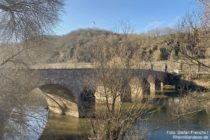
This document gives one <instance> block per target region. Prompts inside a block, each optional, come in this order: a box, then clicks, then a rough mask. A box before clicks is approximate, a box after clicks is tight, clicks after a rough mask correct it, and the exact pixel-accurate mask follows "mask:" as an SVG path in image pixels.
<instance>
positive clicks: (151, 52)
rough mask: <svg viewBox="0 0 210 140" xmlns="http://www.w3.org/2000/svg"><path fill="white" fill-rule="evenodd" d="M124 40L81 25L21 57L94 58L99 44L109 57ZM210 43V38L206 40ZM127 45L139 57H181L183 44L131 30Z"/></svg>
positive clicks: (12, 50) (8, 49)
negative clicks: (106, 50)
mask: <svg viewBox="0 0 210 140" xmlns="http://www.w3.org/2000/svg"><path fill="white" fill-rule="evenodd" d="M123 41H124V40H123V35H122V34H117V33H113V32H110V31H105V30H100V29H81V30H77V31H74V32H71V33H69V34H67V35H64V36H49V37H47V38H45V39H44V41H42V42H39V41H37V43H36V44H32V47H31V48H30V49H27V51H25V52H24V53H21V55H20V56H18V59H22V60H24V62H26V63H30V64H36V63H57V62H92V61H93V58H94V57H93V56H94V50H95V49H96V48H97V47H98V46H103V47H104V48H106V49H108V50H109V54H108V55H107V58H108V59H109V58H113V56H114V57H115V56H116V57H117V56H118V55H120V52H119V46H120V45H121V43H122V42H123ZM209 44H210V42H207V43H205V45H209ZM126 47H127V48H126V49H127V50H126V51H127V52H128V53H129V57H130V58H132V59H133V60H135V61H143V60H145V61H158V60H169V59H179V53H180V52H179V50H180V46H179V45H177V41H176V40H175V35H174V34H166V35H160V36H151V35H149V34H129V35H128V40H127V42H126ZM17 50H18V48H17V47H11V46H10V47H5V46H4V47H1V48H0V52H2V53H3V54H5V56H8V55H7V54H13V53H15V52H16V51H17ZM5 52H7V53H5ZM209 52H210V51H209V50H207V51H206V52H205V57H209V56H210V53H209ZM1 57H2V55H1ZM3 57H4V56H3Z"/></svg>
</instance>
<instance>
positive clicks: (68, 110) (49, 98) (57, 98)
mask: <svg viewBox="0 0 210 140" xmlns="http://www.w3.org/2000/svg"><path fill="white" fill-rule="evenodd" d="M37 89H38V90H40V93H41V94H42V96H43V97H44V98H45V100H46V102H47V106H48V109H49V111H51V112H53V113H56V114H61V115H70V116H74V117H80V111H79V104H78V102H77V100H76V97H75V96H74V94H73V92H72V91H71V90H70V89H68V88H67V87H66V86H64V85H59V84H43V85H41V86H39V87H38V88H37Z"/></svg>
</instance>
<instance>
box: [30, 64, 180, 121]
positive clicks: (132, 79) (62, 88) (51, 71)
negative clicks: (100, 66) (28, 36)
mask: <svg viewBox="0 0 210 140" xmlns="http://www.w3.org/2000/svg"><path fill="white" fill-rule="evenodd" d="M30 68H31V69H32V70H34V71H36V72H38V73H39V75H40V80H39V83H38V88H39V89H41V90H42V91H43V93H45V97H46V101H47V103H48V108H49V110H50V111H52V112H55V113H59V114H65V115H71V116H75V117H90V116H92V115H93V113H90V112H94V110H95V103H96V102H98V101H100V100H103V97H101V95H100V92H98V91H99V90H100V89H101V87H102V85H101V84H100V82H98V81H97V78H96V76H97V71H96V68H94V67H93V66H91V65H81V66H78V65H68V66H66V65H65V66H62V65H59V66H58V65H53V64H50V65H37V66H31V67H30ZM117 71H119V72H120V71H124V69H122V68H119V69H117ZM129 72H130V75H129V76H128V77H127V78H126V79H127V80H126V81H125V86H129V89H130V91H128V92H127V94H128V95H127V97H129V101H134V100H135V99H136V97H135V96H136V95H137V96H140V97H141V96H143V94H145V93H144V92H143V90H144V89H145V88H147V87H148V88H147V89H148V92H147V93H146V94H149V96H154V95H155V92H156V91H157V90H161V89H162V88H163V85H164V84H167V85H175V84H176V80H177V76H175V75H173V74H170V73H167V72H161V71H154V70H144V69H137V68H132V69H129ZM145 85H147V87H145ZM136 86H137V87H139V88H140V91H137V90H136V89H135V87H136ZM93 97H94V98H93ZM121 98H122V97H121ZM121 98H120V99H119V100H120V101H124V100H123V99H121ZM86 103H89V105H88V106H87V104H86Z"/></svg>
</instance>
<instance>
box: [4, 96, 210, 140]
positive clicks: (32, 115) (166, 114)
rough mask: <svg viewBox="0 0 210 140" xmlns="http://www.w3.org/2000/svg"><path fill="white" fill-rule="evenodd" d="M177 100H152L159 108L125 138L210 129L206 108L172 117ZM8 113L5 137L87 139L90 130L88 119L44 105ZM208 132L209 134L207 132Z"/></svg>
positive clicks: (155, 138)
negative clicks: (51, 109) (180, 117)
mask: <svg viewBox="0 0 210 140" xmlns="http://www.w3.org/2000/svg"><path fill="white" fill-rule="evenodd" d="M180 102H181V101H180V98H179V97H173V98H171V97H167V98H165V97H164V98H161V99H160V100H157V99H156V100H155V102H154V103H155V104H156V105H157V106H159V110H157V111H156V112H154V113H151V114H149V115H147V116H144V117H143V118H140V119H139V120H138V121H137V123H136V124H135V125H134V126H133V127H132V128H131V129H130V130H129V132H128V133H127V135H126V137H125V139H126V140H137V139H143V138H145V139H148V140H163V139H167V140H170V139H171V140H172V139H173V136H172V135H170V134H168V133H167V132H168V131H178V130H179V131H182V130H187V131H191V130H194V131H201V130H202V131H209V130H210V125H209V121H210V119H209V118H210V117H209V115H208V114H207V113H206V112H205V110H203V111H200V112H198V113H196V114H194V115H193V116H191V117H190V118H185V119H175V120H174V119H172V117H171V113H170V112H171V110H172V104H175V105H176V104H177V103H180ZM10 116H11V119H9V121H8V125H7V127H6V129H7V130H8V131H7V133H5V135H4V139H6V140H13V139H17V140H18V139H21V140H37V139H40V140H58V139H59V140H69V139H71V140H83V139H84V140H86V139H88V134H89V132H90V121H89V119H79V118H75V117H69V116H61V115H55V114H52V113H48V110H47V109H45V106H36V105H35V106H31V107H28V106H27V107H23V108H22V109H21V110H19V109H16V108H14V109H13V113H11V115H10ZM16 117H19V118H18V120H21V122H19V121H16V120H14V119H12V118H16ZM20 118H21V119H20ZM23 122H24V123H23ZM17 130H18V131H17ZM42 132H43V133H42ZM207 136H208V137H209V138H210V134H208V135H207Z"/></svg>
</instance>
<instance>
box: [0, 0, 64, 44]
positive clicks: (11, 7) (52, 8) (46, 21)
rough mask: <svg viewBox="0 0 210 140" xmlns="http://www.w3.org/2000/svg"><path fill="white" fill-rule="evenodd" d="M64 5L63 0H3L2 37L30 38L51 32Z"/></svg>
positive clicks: (0, 24)
mask: <svg viewBox="0 0 210 140" xmlns="http://www.w3.org/2000/svg"><path fill="white" fill-rule="evenodd" d="M62 7H63V0H31V1H28V0H1V2H0V35H1V39H6V40H8V39H16V40H23V39H30V38H34V37H37V36H39V35H41V34H44V33H46V32H49V31H50V29H51V28H52V27H53V26H54V25H55V24H56V22H57V21H58V16H59V11H60V10H61V9H62Z"/></svg>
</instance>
